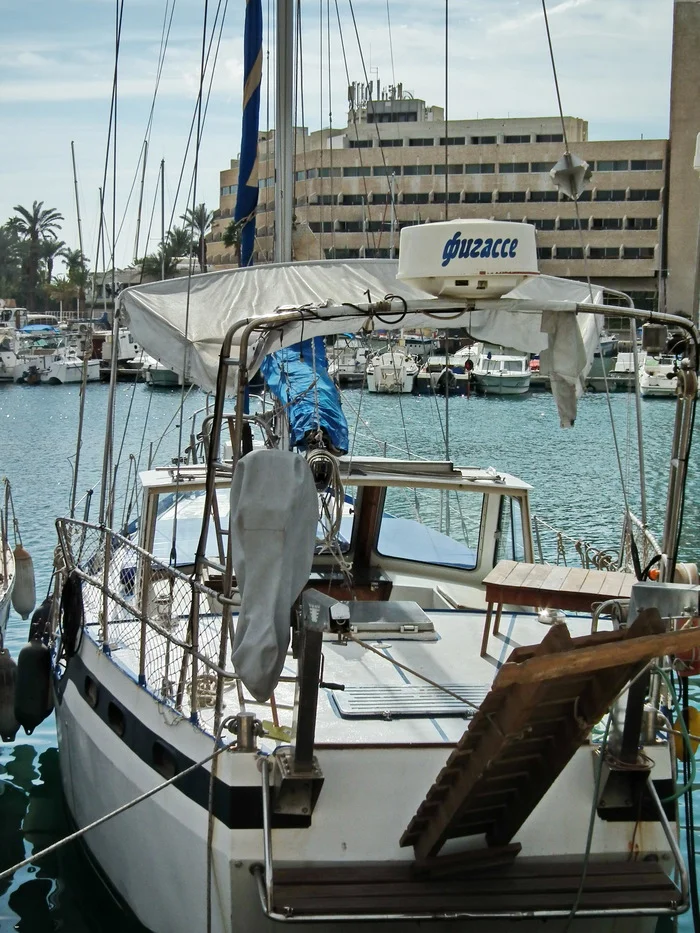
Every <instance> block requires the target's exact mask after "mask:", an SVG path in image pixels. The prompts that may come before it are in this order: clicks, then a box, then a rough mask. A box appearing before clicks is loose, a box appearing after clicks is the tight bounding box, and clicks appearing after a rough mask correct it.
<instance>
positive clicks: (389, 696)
mask: <svg viewBox="0 0 700 933" xmlns="http://www.w3.org/2000/svg"><path fill="white" fill-rule="evenodd" d="M445 686H446V687H447V689H448V690H451V691H452V692H453V693H457V694H458V695H459V696H461V697H464V699H465V700H468V701H469V704H473V705H468V704H467V703H461V702H460V701H459V700H458V699H457V698H456V697H453V696H450V694H449V693H445V692H444V691H443V690H440V688H439V687H432V686H430V684H400V685H397V686H391V687H388V686H385V685H381V686H377V685H374V684H368V685H366V686H365V685H362V686H354V687H352V686H348V685H347V684H346V686H345V689H344V690H342V691H334V692H333V693H332V694H331V697H330V699H331V701H332V703H333V704H334V705H335V706H336V708H337V710H338V712H339V714H340V715H341V716H342V717H343V719H405V718H414V719H415V718H419V719H430V718H433V717H441V716H461V717H463V718H468V717H471V716H473V715H474V713H475V707H478V706H479V705H480V704H481V702H482V701H483V699H484V697H485V696H486V694H487V693H488V690H489V688H488V686H486V685H482V684H445Z"/></svg>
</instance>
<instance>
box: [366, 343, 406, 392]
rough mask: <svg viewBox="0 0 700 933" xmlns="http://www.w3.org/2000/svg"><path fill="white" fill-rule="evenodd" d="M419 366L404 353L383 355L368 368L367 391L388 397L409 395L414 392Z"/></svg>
mask: <svg viewBox="0 0 700 933" xmlns="http://www.w3.org/2000/svg"><path fill="white" fill-rule="evenodd" d="M417 375H418V366H417V364H416V363H415V362H414V361H413V360H412V359H408V360H407V359H406V356H405V354H404V353H399V352H394V353H382V354H380V355H378V356H376V357H375V358H374V359H373V360H372V361H371V362H370V365H369V366H368V367H367V390H368V391H369V392H379V393H384V394H388V395H407V394H408V393H409V392H412V391H413V385H414V383H415V381H416V376H417Z"/></svg>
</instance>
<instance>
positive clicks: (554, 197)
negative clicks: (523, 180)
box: [530, 191, 559, 201]
mask: <svg viewBox="0 0 700 933" xmlns="http://www.w3.org/2000/svg"><path fill="white" fill-rule="evenodd" d="M530 200H531V201H558V200H559V192H558V191H531V192H530Z"/></svg>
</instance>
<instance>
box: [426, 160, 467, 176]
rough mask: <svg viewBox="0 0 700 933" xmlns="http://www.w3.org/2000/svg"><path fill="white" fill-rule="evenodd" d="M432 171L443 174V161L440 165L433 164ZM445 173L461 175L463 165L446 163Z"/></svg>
mask: <svg viewBox="0 0 700 933" xmlns="http://www.w3.org/2000/svg"><path fill="white" fill-rule="evenodd" d="M433 171H434V172H435V174H436V175H444V174H445V163H444V162H443V164H442V165H434V166H433ZM447 174H448V175H463V174H464V166H463V165H448V166H447Z"/></svg>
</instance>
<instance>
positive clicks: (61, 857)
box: [0, 745, 144, 933]
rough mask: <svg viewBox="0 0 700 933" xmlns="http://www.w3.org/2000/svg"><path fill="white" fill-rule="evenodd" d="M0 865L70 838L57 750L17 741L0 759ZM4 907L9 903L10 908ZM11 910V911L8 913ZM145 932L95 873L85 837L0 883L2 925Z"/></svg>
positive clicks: (27, 929)
mask: <svg viewBox="0 0 700 933" xmlns="http://www.w3.org/2000/svg"><path fill="white" fill-rule="evenodd" d="M0 776H1V778H2V780H1V781H0V808H1V812H2V820H0V870H2V869H5V868H9V867H10V866H11V865H14V864H16V863H17V862H20V861H21V860H22V859H24V858H26V857H27V856H29V855H31V854H33V853H34V852H37V851H39V850H41V849H43V848H46V846H49V845H51V844H52V843H54V842H57V841H58V840H59V839H62V838H64V837H65V836H66V835H68V834H69V833H70V832H71V831H72V829H73V827H72V826H71V825H70V822H69V820H68V816H67V811H66V808H65V806H64V801H63V795H62V793H61V781H60V776H59V771H58V751H57V749H55V748H47V749H45V750H44V751H42V752H41V754H40V755H38V757H37V754H36V750H35V749H34V747H33V746H31V745H17V746H15V747H14V748H12V750H11V752H10V755H9V758H8V759H7V760H6V761H4V762H0ZM4 905H7V906H6V907H5V906H4ZM8 908H9V910H8ZM5 925H7V929H8V930H9V929H14V930H17V931H19V933H45V931H46V933H48V931H54V930H59V929H62V930H66V931H70V933H144V928H143V927H142V926H141V925H140V924H138V923H137V922H136V921H135V920H132V919H130V918H128V917H126V916H125V914H124V913H123V912H122V911H121V909H120V908H119V907H118V906H117V904H116V903H115V901H114V899H113V898H112V896H111V894H110V892H109V891H108V889H107V888H106V887H105V886H104V884H103V883H102V881H101V879H100V878H99V877H98V876H97V875H96V874H95V871H94V870H93V867H92V865H91V864H90V861H89V859H88V856H87V853H86V850H85V848H84V847H83V845H82V843H80V842H72V843H68V844H67V845H66V846H65V847H64V848H61V849H59V850H58V851H57V852H53V853H50V854H49V855H47V856H45V857H44V858H42V859H40V860H39V861H38V862H37V863H36V864H34V865H31V866H29V867H28V868H25V869H23V870H22V871H19V872H16V873H15V875H14V876H13V877H12V878H11V879H9V880H8V881H4V882H0V930H4V929H5V928H6V926H5Z"/></svg>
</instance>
